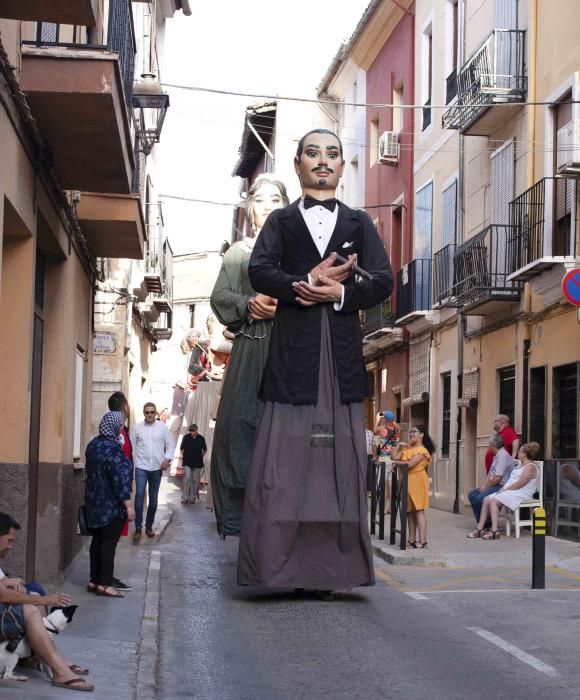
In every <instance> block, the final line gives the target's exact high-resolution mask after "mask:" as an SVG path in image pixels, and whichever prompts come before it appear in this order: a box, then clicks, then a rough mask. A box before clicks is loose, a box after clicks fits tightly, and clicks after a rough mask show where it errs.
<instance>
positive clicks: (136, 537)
mask: <svg viewBox="0 0 580 700" xmlns="http://www.w3.org/2000/svg"><path fill="white" fill-rule="evenodd" d="M142 535H143V530H141V528H138V529H137V530H135V532H134V533H133V542H134V543H135V544H137V543H138V542H140V541H141V536H142Z"/></svg>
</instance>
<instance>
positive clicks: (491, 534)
mask: <svg viewBox="0 0 580 700" xmlns="http://www.w3.org/2000/svg"><path fill="white" fill-rule="evenodd" d="M500 537H501V534H500V532H499V530H489V531H488V532H486V533H485V535H484V536H483V537H482V539H484V540H499V538H500Z"/></svg>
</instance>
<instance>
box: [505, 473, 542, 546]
mask: <svg viewBox="0 0 580 700" xmlns="http://www.w3.org/2000/svg"><path fill="white" fill-rule="evenodd" d="M535 464H536V466H537V467H538V476H537V480H536V491H537V492H538V498H530V499H529V500H527V501H523V502H522V503H520V505H519V506H518V508H516V510H515V511H513V512H512V511H511V510H509V509H508V511H507V514H506V518H505V534H506V536H507V537H509V536H510V533H511V522H512V518H514V519H515V527H514V530H515V533H516V538H519V536H520V529H521V528H522V527H532V525H533V524H534V520H533V518H534V508H543V507H544V463H543V462H535ZM522 508H527V509H528V511H529V515H528V519H527V520H525V519H522V517H521V515H520V510H521V509H522Z"/></svg>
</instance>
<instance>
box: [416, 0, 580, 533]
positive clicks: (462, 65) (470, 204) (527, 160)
mask: <svg viewBox="0 0 580 700" xmlns="http://www.w3.org/2000/svg"><path fill="white" fill-rule="evenodd" d="M416 7H417V14H416V29H415V57H416V64H415V65H416V93H415V94H416V97H415V102H416V103H417V104H420V105H423V107H424V109H423V120H422V121H421V122H420V123H419V122H418V123H416V128H415V136H416V143H415V167H414V175H415V232H414V233H415V235H414V246H415V255H417V256H419V255H422V256H424V259H426V260H428V259H429V258H430V257H431V258H432V261H431V284H430V294H431V299H430V300H427V299H426V298H425V299H423V300H422V301H423V302H424V306H425V315H424V318H423V319H421V322H420V323H421V324H423V330H422V331H420V330H418V328H417V326H418V324H419V322H418V321H413V322H412V323H411V324H408V326H407V328H408V330H409V332H410V334H411V338H410V343H412V342H413V337H415V336H416V335H419V334H420V333H423V334H424V335H422V336H421V337H424V338H425V341H428V342H429V344H430V348H429V361H430V370H429V377H430V380H429V384H430V386H429V389H428V398H429V426H430V429H431V432H432V434H433V436H434V437H435V440H436V442H437V454H436V459H435V460H434V465H433V470H432V489H433V502H434V504H435V505H437V506H439V507H442V508H452V507H453V508H455V509H456V510H462V509H463V508H465V506H466V503H467V498H466V496H467V493H468V491H469V490H470V489H471V488H473V487H474V486H475V485H476V484H477V483H479V482H480V481H481V480H482V478H483V476H484V474H485V471H484V459H483V458H484V453H485V451H486V449H487V442H488V438H489V436H490V434H491V432H492V426H493V418H494V416H495V415H497V414H498V413H505V414H507V415H509V416H510V419H511V421H512V424H513V425H514V426H515V428H516V430H518V432H519V433H520V434H521V436H522V440H524V441H525V440H536V441H538V442H539V443H540V445H541V448H542V451H541V455H540V456H541V457H542V458H543V459H544V460H546V471H545V486H544V488H545V493H546V496H547V498H548V505H549V515H550V521H551V522H552V523H553V526H554V532H556V533H557V534H564V535H572V536H577V535H578V529H579V528H578V527H577V526H575V523H577V512H578V511H577V509H575V508H574V506H570V505H569V503H568V502H566V501H565V498H564V499H562V498H560V496H559V494H560V491H562V493H564V495H565V494H566V493H567V494H569V493H570V492H571V491H573V484H572V485H571V483H572V482H573V479H572V482H571V481H570V478H569V470H570V469H573V470H574V469H577V464H578V455H579V454H580V448H579V444H578V440H579V424H578V421H579V411H578V401H579V391H578V350H577V348H578V347H579V343H578V341H579V340H580V332H579V326H578V317H577V313H576V310H575V309H573V308H572V307H571V306H570V305H569V304H567V303H566V302H565V300H564V298H563V296H562V292H561V287H560V285H561V281H562V277H563V275H564V273H565V271H566V270H567V269H570V268H572V267H574V266H578V263H579V261H580V258H579V257H578V254H579V251H578V236H577V233H576V206H577V185H576V183H577V177H578V171H577V170H576V163H577V161H576V152H577V143H578V140H579V139H578V137H577V135H575V133H574V130H575V118H576V116H577V115H576V113H575V112H576V106H575V105H574V103H573V100H574V99H575V98H574V95H575V94H576V90H577V81H578V73H577V72H576V71H575V70H574V66H575V61H576V62H577V56H576V55H575V52H574V51H570V46H571V45H566V42H565V41H564V40H562V39H563V37H565V36H567V35H568V34H569V32H573V31H574V27H575V22H576V17H575V16H573V15H572V14H571V13H570V8H569V6H566V3H561V7H560V8H559V10H557V9H556V8H554V7H552V6H550V8H548V7H547V6H546V5H545V4H543V3H537V2H535V1H533V0H530V1H527V0H525V1H524V0H519V1H518V0H508V1H506V0H502V1H501V2H500V1H499V0H460V1H459V2H458V3H454V2H452V1H451V0H444V1H441V2H433V1H429V2H427V1H425V2H421V1H420V0H418V2H417V4H416ZM569 36H571V34H569ZM529 103H542V104H529ZM433 105H436V106H437V108H436V109H434V108H432V106H433ZM445 105H447V106H446V107H444V106H445ZM430 107H431V109H429V108H430ZM440 107H442V109H439V108H440ZM429 112H430V114H429ZM420 217H423V218H422V219H421V218H420ZM425 241H426V242H427V243H425ZM427 323H429V324H430V327H428V328H426V327H425V325H426V324H427ZM554 341H557V342H554ZM411 376H412V373H411V372H410V378H411ZM410 380H411V379H410ZM565 459H568V460H571V461H569V462H568V464H566V463H565V462H563V461H562V460H565ZM566 470H568V471H566ZM562 475H564V476H562ZM568 497H569V498H571V497H570V496H568ZM558 521H559V524H558Z"/></svg>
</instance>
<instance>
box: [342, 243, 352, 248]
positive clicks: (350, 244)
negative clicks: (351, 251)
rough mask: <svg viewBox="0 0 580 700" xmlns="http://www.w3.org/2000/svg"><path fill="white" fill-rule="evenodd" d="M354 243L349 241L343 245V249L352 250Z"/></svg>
mask: <svg viewBox="0 0 580 700" xmlns="http://www.w3.org/2000/svg"><path fill="white" fill-rule="evenodd" d="M353 243H354V241H350V242H349V241H347V242H346V243H343V244H342V247H343V248H352V244H353Z"/></svg>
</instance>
